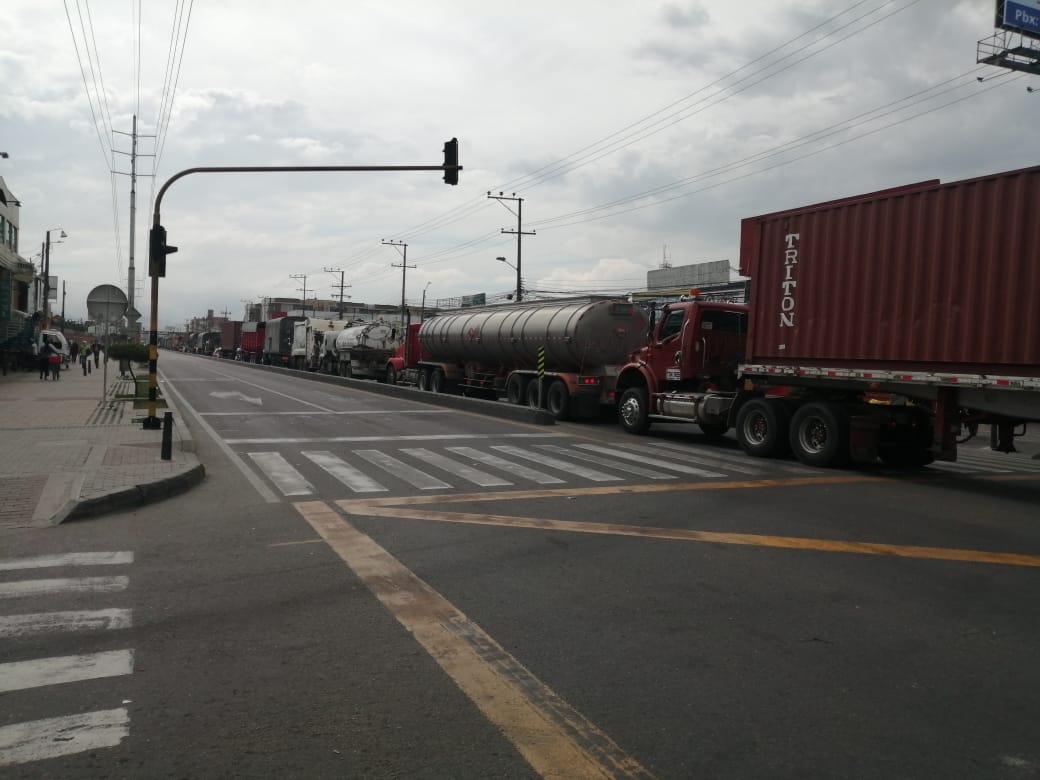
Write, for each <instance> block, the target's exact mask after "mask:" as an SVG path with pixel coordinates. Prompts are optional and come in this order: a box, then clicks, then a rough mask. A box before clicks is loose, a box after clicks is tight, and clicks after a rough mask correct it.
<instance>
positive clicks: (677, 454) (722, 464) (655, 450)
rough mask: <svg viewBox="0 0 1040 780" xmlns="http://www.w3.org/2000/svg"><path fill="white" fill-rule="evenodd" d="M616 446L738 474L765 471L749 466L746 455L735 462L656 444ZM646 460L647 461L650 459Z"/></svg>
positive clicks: (709, 454)
mask: <svg viewBox="0 0 1040 780" xmlns="http://www.w3.org/2000/svg"><path fill="white" fill-rule="evenodd" d="M618 446H619V447H620V448H623V449H625V450H629V451H631V452H639V453H642V454H644V455H658V456H659V455H666V456H668V457H671V458H677V459H679V460H681V461H683V462H688V463H697V464H699V465H701V466H709V467H714V468H725V469H728V470H729V471H735V472H737V473H738V474H749V475H755V476H757V475H760V474H763V473H765V472H764V470H763V469H760V468H755V467H754V466H749V465H748V459H747V458H746V457H745V458H743V459H742V460H738V461H737V462H733V459H732V458H730V459H729V460H726V459H725V458H720V457H716V456H715V455H714V454H712V453H709V452H703V451H702V453H701V455H700V456H698V455H696V454H694V453H693V452H692V451H691V450H689V449H686V450H684V451H675V450H673V449H671V448H665V447H658V446H656V445H654V446H645V445H639V444H620V445H618ZM664 449H667V450H668V451H667V452H663V451H662V450H664ZM614 452H616V450H614ZM622 457H627V456H622ZM647 462H648V463H649V462H650V461H647Z"/></svg>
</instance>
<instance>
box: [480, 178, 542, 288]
mask: <svg viewBox="0 0 1040 780" xmlns="http://www.w3.org/2000/svg"><path fill="white" fill-rule="evenodd" d="M488 198H490V199H491V200H497V201H498V202H499V203H501V204H502V205H503V206H505V208H506V210H507V211H509V212H510V213H512V211H513V210H512V209H511V208H509V206H506V204H505V203H504V202H503V201H507V200H512V201H515V202H516V230H506V229H505V228H502V232H503V233H505V234H507V235H510V236H512V235H515V236H516V302H517V303H520V300H521V298H522V296H523V284H522V282H521V280H520V267H521V266H520V239H521V237H522V236H533V235H535V231H533V230H532V231H530V232H528V233H525V232H524V230H523V222H524V220H523V213H524V199H523V198H518V197H517V196H516V193H515V192H514V193H513V194H512V196H509V195H503V194H502V193H501V192H500V193H498V195H492V194H491V193H490V192H488Z"/></svg>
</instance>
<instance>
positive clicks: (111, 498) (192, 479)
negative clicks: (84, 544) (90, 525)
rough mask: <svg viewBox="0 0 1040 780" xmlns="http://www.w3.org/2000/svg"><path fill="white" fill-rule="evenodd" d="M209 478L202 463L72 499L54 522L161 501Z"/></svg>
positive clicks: (93, 515)
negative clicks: (179, 471)
mask: <svg viewBox="0 0 1040 780" xmlns="http://www.w3.org/2000/svg"><path fill="white" fill-rule="evenodd" d="M205 477H206V467H205V466H203V465H202V464H201V463H199V464H197V465H195V466H193V467H192V468H190V469H189V470H187V471H185V472H182V473H180V474H176V475H174V476H172V477H165V478H163V479H160V480H158V481H156V482H148V483H145V484H143V485H135V486H134V487H132V488H127V489H126V490H120V491H119V492H117V493H110V494H109V495H107V496H99V497H97V498H88V499H77V500H75V501H70V502H69V503H68V504H66V506H65V508H64V510H62V511H61V512H59V513H58V514H57V515H55V517H54V521H53V522H54V525H60V524H61V523H66V522H69V521H70V520H83V519H85V518H88V517H97V516H98V515H102V514H107V513H109V512H116V511H119V510H122V509H132V508H134V507H139V506H146V505H148V504H153V503H157V502H159V501H163V500H164V499H167V498H171V497H172V496H175V495H178V494H180V493H185V492H187V491H188V490H190V489H191V488H193V487H195V486H196V485H198V484H199V483H200V482H202V480H203V479H204V478H205Z"/></svg>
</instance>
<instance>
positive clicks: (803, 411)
mask: <svg viewBox="0 0 1040 780" xmlns="http://www.w3.org/2000/svg"><path fill="white" fill-rule="evenodd" d="M791 449H792V450H793V451H794V455H795V457H796V458H798V460H800V461H801V462H802V463H804V464H805V465H807V466H817V467H820V468H831V467H835V468H840V467H841V466H844V465H845V464H847V463H848V460H849V415H848V413H847V412H846V411H845V408H844V407H842V406H839V405H837V404H825V403H809V404H806V405H805V406H802V407H801V408H799V409H798V411H797V412H795V413H794V417H793V418H792V419H791Z"/></svg>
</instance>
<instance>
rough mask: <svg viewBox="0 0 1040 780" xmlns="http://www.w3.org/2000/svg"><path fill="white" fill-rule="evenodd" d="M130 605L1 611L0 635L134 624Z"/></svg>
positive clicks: (95, 628) (2, 636)
mask: <svg viewBox="0 0 1040 780" xmlns="http://www.w3.org/2000/svg"><path fill="white" fill-rule="evenodd" d="M130 621H131V618H130V610H129V609H95V610H89V611H83V610H79V611H67V612H38V613H35V614H29V615H0V639H6V638H8V637H15V636H29V635H31V634H46V633H57V632H59V631H98V630H112V629H119V628H129V627H130Z"/></svg>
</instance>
